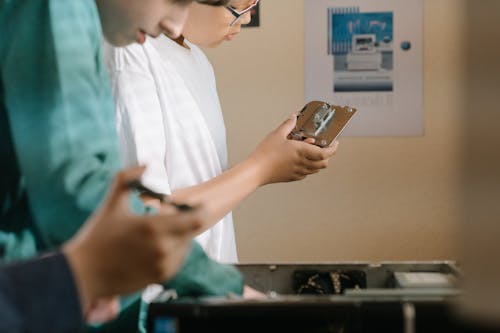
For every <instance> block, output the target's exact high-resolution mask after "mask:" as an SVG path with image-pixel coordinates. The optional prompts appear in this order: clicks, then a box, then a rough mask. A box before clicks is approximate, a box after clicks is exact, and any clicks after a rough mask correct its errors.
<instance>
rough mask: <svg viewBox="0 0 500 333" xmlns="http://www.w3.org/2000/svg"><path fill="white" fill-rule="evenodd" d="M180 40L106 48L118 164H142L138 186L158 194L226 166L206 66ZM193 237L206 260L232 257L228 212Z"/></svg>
mask: <svg viewBox="0 0 500 333" xmlns="http://www.w3.org/2000/svg"><path fill="white" fill-rule="evenodd" d="M186 45H187V46H188V47H189V49H187V48H185V47H182V46H180V45H178V44H177V43H176V42H174V41H172V40H171V39H169V38H167V37H166V36H163V35H162V36H160V37H158V38H157V39H153V38H149V37H148V38H147V40H146V43H145V44H143V45H138V44H134V45H131V46H127V47H125V48H112V47H110V46H109V45H108V46H106V47H105V56H106V61H107V66H108V69H109V71H110V77H111V86H112V90H113V95H114V98H115V102H116V119H117V127H118V134H119V139H120V146H121V152H122V158H123V163H124V165H125V166H137V165H146V166H147V170H146V172H145V174H144V176H143V179H142V181H143V183H144V185H146V186H148V187H150V188H151V189H153V190H155V191H158V192H161V193H165V194H170V193H172V192H174V191H175V190H178V189H182V188H186V187H190V186H194V185H198V184H200V183H203V182H206V181H208V180H210V179H212V178H214V177H217V176H218V175H220V174H221V173H222V172H223V171H224V170H226V169H227V147H226V131H225V126H224V120H223V117H222V110H221V106H220V102H219V97H218V95H217V89H216V84H215V76H214V72H213V68H212V66H211V64H210V62H209V61H208V59H207V58H206V56H205V54H204V53H203V52H202V51H201V50H200V49H199V48H198V47H196V46H195V45H193V44H191V43H189V42H188V41H186ZM228 195H230V193H228ZM196 240H197V241H198V242H199V243H200V244H201V246H202V247H203V248H204V250H205V252H206V253H207V255H208V256H210V257H211V258H212V259H214V260H217V261H220V262H224V263H235V262H237V254H236V242H235V237H234V227H233V220H232V214H231V213H229V214H228V215H226V216H225V217H224V218H223V219H222V220H221V221H219V222H218V223H217V224H216V225H214V226H213V227H212V228H210V229H209V230H207V231H206V232H204V233H203V234H201V235H199V236H198V237H197V238H196Z"/></svg>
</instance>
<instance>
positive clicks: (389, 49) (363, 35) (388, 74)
mask: <svg viewBox="0 0 500 333" xmlns="http://www.w3.org/2000/svg"><path fill="white" fill-rule="evenodd" d="M327 29H328V34H327V36H328V54H330V55H332V57H333V62H334V66H333V68H334V74H333V78H334V82H333V87H334V88H333V91H334V92H370V91H373V92H391V91H393V82H394V80H393V67H394V52H393V40H394V37H393V12H371V13H361V12H360V10H359V8H358V7H342V8H328V25H327Z"/></svg>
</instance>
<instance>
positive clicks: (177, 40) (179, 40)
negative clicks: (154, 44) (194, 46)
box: [171, 35, 189, 49]
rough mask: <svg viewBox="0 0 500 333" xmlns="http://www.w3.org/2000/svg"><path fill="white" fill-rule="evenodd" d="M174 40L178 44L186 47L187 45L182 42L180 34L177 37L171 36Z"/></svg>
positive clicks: (182, 37)
mask: <svg viewBox="0 0 500 333" xmlns="http://www.w3.org/2000/svg"><path fill="white" fill-rule="evenodd" d="M171 39H172V40H173V41H174V42H176V43H177V44H179V45H180V46H182V47H184V48H186V49H188V48H189V47H188V46H187V45H186V44H185V43H184V40H185V38H184V36H182V35H180V36H179V37H178V38H175V39H174V38H171Z"/></svg>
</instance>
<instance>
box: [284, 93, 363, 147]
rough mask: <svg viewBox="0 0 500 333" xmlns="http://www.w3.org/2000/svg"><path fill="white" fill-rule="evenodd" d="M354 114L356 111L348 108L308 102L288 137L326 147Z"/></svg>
mask: <svg viewBox="0 0 500 333" xmlns="http://www.w3.org/2000/svg"><path fill="white" fill-rule="evenodd" d="M356 112H357V109H355V108H353V107H350V106H338V105H332V104H329V103H326V102H321V101H313V102H309V103H307V104H306V105H305V106H304V108H303V109H302V110H301V111H300V113H299V115H298V116H297V124H296V125H295V128H294V129H293V130H292V132H291V133H290V135H289V136H288V137H289V138H290V139H294V140H300V141H303V140H305V139H307V138H313V139H315V142H314V144H315V145H316V146H319V147H322V148H324V147H328V146H329V145H331V143H332V142H333V141H334V140H336V139H337V138H338V137H339V135H340V134H341V133H342V131H343V130H344V128H345V127H346V126H347V125H348V124H349V122H350V121H351V119H352V117H353V116H354V115H355V114H356Z"/></svg>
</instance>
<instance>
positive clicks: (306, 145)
mask: <svg viewBox="0 0 500 333" xmlns="http://www.w3.org/2000/svg"><path fill="white" fill-rule="evenodd" d="M296 123H297V115H296V114H291V115H290V117H289V118H288V119H287V120H286V121H285V122H283V124H281V125H280V126H279V127H278V128H277V129H276V130H274V131H273V132H271V133H270V134H269V135H268V136H267V137H266V138H265V139H264V140H263V141H262V142H261V143H260V144H259V145H258V146H257V148H256V149H255V150H254V152H253V153H252V154H251V155H250V157H249V158H248V161H251V162H252V164H253V165H254V166H256V167H257V170H258V174H259V175H260V177H259V179H260V184H259V185H265V184H270V183H278V182H289V181H295V180H301V179H303V178H305V177H306V176H307V175H311V174H314V173H317V172H319V171H320V170H321V169H325V168H326V167H328V163H329V160H330V158H331V157H332V156H333V155H335V152H336V151H337V146H338V143H337V142H335V143H334V144H333V145H332V146H331V147H327V148H320V147H318V146H315V145H314V144H313V143H314V141H313V139H307V140H306V141H296V140H291V139H288V134H290V132H291V131H292V130H293V128H294V127H295V125H296Z"/></svg>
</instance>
